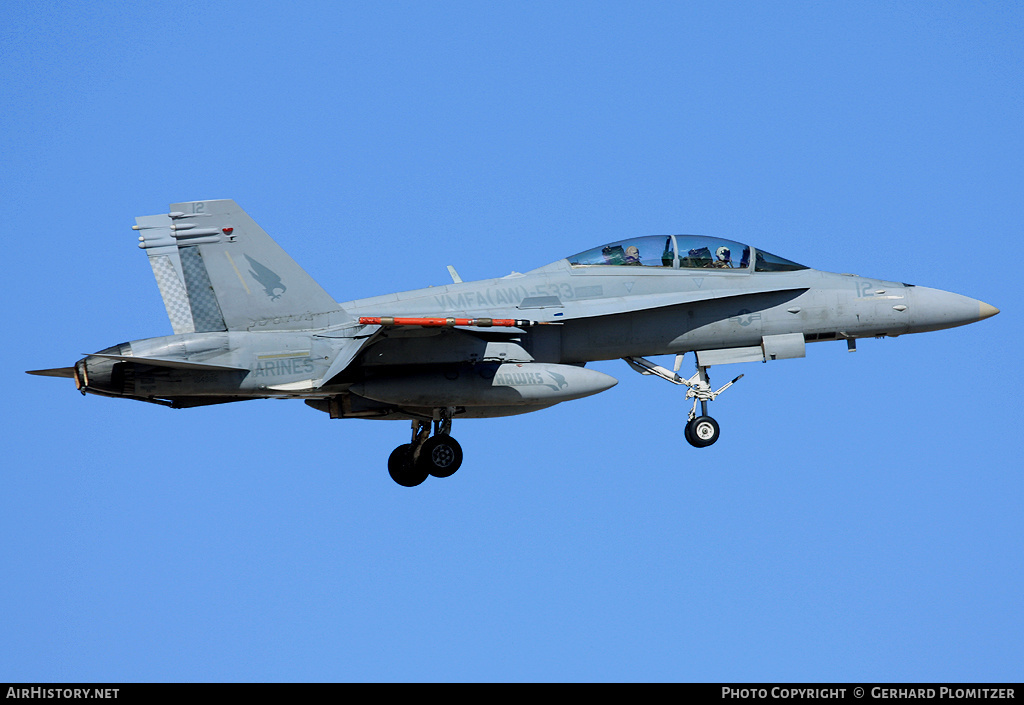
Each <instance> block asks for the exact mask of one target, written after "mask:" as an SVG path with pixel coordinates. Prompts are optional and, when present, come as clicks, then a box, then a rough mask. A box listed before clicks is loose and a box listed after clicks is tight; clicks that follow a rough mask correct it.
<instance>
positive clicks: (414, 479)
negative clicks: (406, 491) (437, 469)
mask: <svg viewBox="0 0 1024 705" xmlns="http://www.w3.org/2000/svg"><path fill="white" fill-rule="evenodd" d="M388 474H389V475H391V479H392V480H394V481H395V482H397V483H398V484H400V485H401V486H402V487H415V486H416V485H420V484H423V481H424V480H426V479H427V473H426V471H424V470H421V469H420V468H419V467H417V465H416V463H414V462H413V457H412V443H406V444H405V445H403V446H398V447H397V448H395V449H394V450H393V451H391V456H390V457H389V458H388Z"/></svg>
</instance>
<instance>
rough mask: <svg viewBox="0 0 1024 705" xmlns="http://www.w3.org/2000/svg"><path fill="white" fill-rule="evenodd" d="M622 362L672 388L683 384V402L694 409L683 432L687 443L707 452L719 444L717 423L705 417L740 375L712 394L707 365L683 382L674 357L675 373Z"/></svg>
mask: <svg viewBox="0 0 1024 705" xmlns="http://www.w3.org/2000/svg"><path fill="white" fill-rule="evenodd" d="M624 359H625V360H626V362H627V363H628V364H629V366H630V367H632V368H633V369H634V370H636V371H637V372H639V373H640V374H642V375H656V376H658V377H661V378H662V379H664V380H667V381H669V382H671V383H672V384H682V385H684V386H686V387H687V390H686V398H687V399H693V408H692V409H690V413H689V416H688V417H687V419H688V420H687V423H686V428H685V429H684V431H683V435H684V436H685V437H686V442H687V443H689V444H690V445H692V446H693V447H694V448H706V447H708V446H709V445H711V444H712V443H714V442H715V441H717V440H718V436H719V428H718V422H717V421H715V420H714V419H713V418H711V417H710V416H708V402H709V401H714V399H715V397H717V396H718V395H719V394H721V393H722V392H724V391H725V390H726V389H728V388H729V387H731V386H732V385H734V384H736V383H737V382H738V381H740V379H741V378H742V377H743V375H740V376H739V377H736V378H735V379H733V380H732V381H731V382H728V383H726V384H724V385H723V386H722V387H720V388H719V389H717V390H715V391H712V390H711V383H710V381H709V380H708V368H707V366H706V365H705V366H702V365H701V364H700V363H699V362H698V363H697V373H696V374H694V375H693V376H692V377H690V378H689V379H684V378H682V377H680V376H679V375H678V374H677V373H678V371H679V366H680V364H681V363H682V361H683V356H682V355H676V364H675V371H674V372H670V371H669V370H667V369H665V368H664V367H662V366H661V365H656V364H654V363H653V362H651V361H650V360H646V359H644V358H642V357H627V358H624ZM697 402H700V416H697Z"/></svg>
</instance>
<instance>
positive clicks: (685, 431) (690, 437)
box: [683, 421, 697, 447]
mask: <svg viewBox="0 0 1024 705" xmlns="http://www.w3.org/2000/svg"><path fill="white" fill-rule="evenodd" d="M692 423H693V421H687V422H686V425H685V426H683V436H685V437H686V442H687V443H689V444H690V445H691V446H694V447H697V444H696V443H695V442H694V440H693V434H692V433H691V432H690V431H691V429H690V424H692Z"/></svg>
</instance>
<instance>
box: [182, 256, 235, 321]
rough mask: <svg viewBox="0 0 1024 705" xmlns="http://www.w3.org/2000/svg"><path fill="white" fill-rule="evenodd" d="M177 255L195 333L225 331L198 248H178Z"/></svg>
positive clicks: (218, 305) (222, 316) (222, 318)
mask: <svg viewBox="0 0 1024 705" xmlns="http://www.w3.org/2000/svg"><path fill="white" fill-rule="evenodd" d="M178 254H179V256H180V257H181V271H182V273H183V274H184V275H185V290H186V291H187V292H188V300H189V304H191V306H192V321H193V323H194V324H195V331H196V333H207V332H209V331H216V330H227V326H226V325H224V315H223V314H222V313H221V310H220V304H218V303H217V297H216V296H215V295H214V293H213V286H212V285H211V284H210V277H209V275H208V274H207V272H206V265H204V264H203V256H202V255H201V254H200V253H199V248H198V247H179V248H178Z"/></svg>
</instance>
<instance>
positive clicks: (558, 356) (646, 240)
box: [30, 200, 999, 487]
mask: <svg viewBox="0 0 1024 705" xmlns="http://www.w3.org/2000/svg"><path fill="white" fill-rule="evenodd" d="M135 220H136V224H135V225H134V226H133V228H134V230H135V231H137V233H138V239H139V243H138V244H139V247H140V248H142V250H143V251H145V253H146V254H147V255H148V258H149V263H150V266H151V267H152V269H153V274H154V275H155V277H156V281H157V286H158V287H159V290H160V294H161V296H162V297H163V302H164V305H165V307H166V309H167V315H168V316H169V317H170V320H171V326H172V328H173V330H174V335H169V336H164V337H159V338H147V339H143V340H133V341H131V342H129V343H121V344H119V345H114V346H113V347H109V348H106V349H105V350H100V351H99V352H96V353H93V354H92V355H88V356H86V357H85V358H84V359H82V360H79V361H78V362H77V363H76V364H75V365H74V366H73V367H65V368H58V369H49V370H33V371H31V372H30V374H36V375H46V376H53V377H69V378H72V379H74V381H75V384H76V385H77V387H78V389H79V390H80V391H81V392H82V394H96V395H100V396H108V397H122V398H125V399H135V400H137V401H144V402H150V403H153V404H162V405H165V406H169V407H172V408H176V409H181V408H190V407H196V406H204V405H209V404H221V403H225V402H234V401H243V400H247V399H267V398H273V399H303V400H305V402H306V404H308V405H309V406H311V407H312V408H314V409H317V410H319V411H321V412H324V413H326V414H328V415H329V416H330V418H332V419H349V418H359V419H385V420H404V421H407V422H408V421H411V422H412V437H411V440H410V442H408V443H404V444H402V445H399V446H398V447H397V448H395V450H394V451H393V452H392V453H391V455H390V457H389V458H388V463H387V465H388V471H389V473H390V475H391V477H392V479H394V481H395V482H397V483H398V484H399V485H403V486H406V487H413V486H416V485H419V484H420V483H422V482H423V481H424V480H426V479H427V477H428V476H434V477H448V476H450V475H452V474H453V473H454V472H455V471H456V470H458V469H459V467H460V466H461V464H462V448H461V447H460V445H459V443H458V442H457V441H456V440H455V439H454V438H453V437H452V436H451V428H452V423H453V421H455V420H456V419H469V418H485V417H497V416H511V415H514V414H524V413H527V412H530V411H537V410H539V409H545V408H547V407H550V406H553V405H555V404H559V403H561V402H564V401H569V400H572V399H580V398H582V397H586V396H590V395H592V394H597V393H598V392H602V391H604V390H606V389H609V388H610V387H612V386H614V385H615V384H617V380H616V379H615V378H613V377H610V376H609V375H606V374H604V373H602V372H597V371H595V370H590V369H587V368H586V364H587V363H588V362H592V361H595V360H612V359H616V358H621V359H623V360H625V361H626V362H627V363H628V364H629V366H630V367H631V368H632V369H634V370H636V371H637V372H639V373H641V374H644V375H651V376H656V377H660V378H662V379H664V380H666V381H668V382H671V383H673V384H676V385H679V386H680V387H682V388H684V389H685V390H686V399H688V400H689V399H692V400H693V404H692V406H691V408H690V411H689V415H688V416H689V418H688V423H687V424H686V426H685V432H684V436H685V438H686V440H687V441H688V442H689V443H690V444H691V445H693V446H695V447H697V448H703V447H707V446H710V445H712V444H713V443H715V441H717V440H718V438H719V435H720V431H719V426H718V423H717V422H716V421H715V420H714V419H713V418H711V417H710V416H709V415H708V404H709V403H710V402H712V401H713V400H714V399H715V398H716V397H717V396H718V395H720V394H722V393H723V392H724V391H725V390H726V389H728V388H730V387H731V386H732V385H733V384H734V383H735V382H736V381H737V380H739V379H740V377H742V376H743V375H739V376H738V377H736V378H734V379H733V380H731V381H730V382H728V383H726V384H725V385H723V386H721V387H718V388H717V389H716V388H714V387H713V386H712V385H711V382H710V380H709V377H708V369H709V368H710V367H713V366H718V365H727V364H733V363H740V362H755V361H757V362H767V361H770V360H782V359H787V358H799V357H804V355H805V351H806V345H807V343H816V342H822V341H846V344H847V346H848V347H849V349H850V350H854V349H855V346H856V341H857V339H858V338H865V337H885V336H889V337H896V336H899V335H904V334H907V333H923V332H926V331H933V330H939V329H942V328H951V327H954V326H961V325H965V324H967V323H973V322H975V321H980V320H982V319H985V318H988V317H990V316H994V315H995V314H997V313H998V312H999V311H998V309H996V308H995V307H993V306H990V305H989V304H986V303H982V302H981V301H977V300H975V299H971V298H967V297H966V296H960V295H958V294H953V293H950V292H947V291H940V290H937V289H929V288H926V287H923V286H914V285H913V284H906V283H900V282H892V281H882V280H879V279H871V278H868V277H861V276H856V275H852V274H833V273H830V272H824V271H819V270H816V269H811V268H809V267H806V266H804V265H802V264H797V263H796V262H793V261H791V260H788V259H785V258H783V257H779V256H777V255H774V254H771V253H770V252H767V251H765V250H762V249H760V248H758V247H754V246H751V245H747V244H743V243H740V242H735V241H733V240H727V239H723V238H719V237H706V236H700V235H648V236H642V237H634V238H630V239H626V240H620V241H618V242H612V243H608V244H605V245H601V246H599V247H595V248H593V249H590V250H586V251H584V252H580V253H578V254H575V255H572V256H570V257H566V258H563V259H559V260H557V261H555V262H552V263H551V264H548V265H545V266H543V267H540V268H538V269H534V270H532V271H529V272H526V273H525V274H520V273H512V274H510V275H508V276H506V277H501V278H499V279H485V280H482V281H475V282H463V281H462V279H461V278H460V277H459V275H458V273H457V272H456V271H455V269H454V268H453V267H451V266H449V267H448V271H449V274H450V275H451V278H452V280H453V283H451V284H448V285H444V286H435V287H430V288H427V289H419V290H415V291H406V292H401V293H396V294H386V295H384V296H375V297H371V298H366V299H357V300H355V301H347V302H344V303H341V304H339V303H337V302H336V301H335V300H334V299H333V298H332V297H331V296H330V295H328V294H327V292H325V291H324V290H323V289H322V288H321V287H320V286H319V285H318V284H317V283H316V282H315V281H313V279H312V278H311V277H310V276H309V275H308V274H307V273H306V272H305V271H304V270H303V269H302V268H301V267H300V266H299V265H298V264H296V263H295V261H294V260H292V258H291V257H289V256H288V255H287V254H285V252H284V250H282V249H281V248H280V247H279V246H278V245H277V243H275V242H274V241H273V240H272V239H271V238H270V236H269V235H267V233H266V232H264V231H263V230H262V229H261V228H260V227H259V226H258V225H257V224H256V223H255V221H253V220H252V219H251V218H250V217H249V216H248V215H247V214H246V213H245V212H244V211H243V210H242V209H241V208H239V207H238V205H236V204H235V202H234V201H231V200H216V201H194V202H188V203H176V204H173V205H171V210H170V212H169V213H164V214H160V215H150V216H141V217H138V218H136V219H135ZM690 352H692V353H694V358H695V367H696V370H695V372H694V374H693V375H692V376H690V377H684V376H681V375H680V374H679V369H680V367H681V362H682V360H683V355H684V354H686V353H690ZM654 355H675V356H676V357H675V364H674V368H673V369H671V370H670V369H667V368H666V367H663V366H661V365H658V364H656V363H654V362H652V361H650V360H648V359H647V357H646V356H654Z"/></svg>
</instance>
